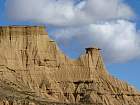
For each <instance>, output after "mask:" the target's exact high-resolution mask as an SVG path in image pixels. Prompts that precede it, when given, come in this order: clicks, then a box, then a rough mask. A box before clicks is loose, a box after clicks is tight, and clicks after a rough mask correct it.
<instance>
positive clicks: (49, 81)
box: [0, 26, 140, 105]
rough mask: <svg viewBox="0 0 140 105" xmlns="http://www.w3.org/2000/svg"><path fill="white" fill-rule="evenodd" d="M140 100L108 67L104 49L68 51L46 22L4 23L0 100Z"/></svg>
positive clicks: (96, 103)
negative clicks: (52, 35)
mask: <svg viewBox="0 0 140 105" xmlns="http://www.w3.org/2000/svg"><path fill="white" fill-rule="evenodd" d="M69 104H70V105H140V93H139V92H138V91H137V90H136V89H134V88H133V87H132V86H130V85H128V84H127V83H126V82H124V81H120V80H118V79H116V78H114V77H112V76H110V75H109V73H108V72H107V71H106V68H105V66H104V63H103V60H102V57H101V54H100V49H98V48H86V53H85V54H84V55H81V56H80V57H79V59H77V60H71V59H69V58H68V57H67V56H65V55H64V54H63V53H62V52H61V51H60V50H59V48H58V47H57V44H56V43H55V42H54V41H52V40H51V39H50V38H49V36H48V34H47V32H46V31H45V27H43V26H1V27H0V105H69Z"/></svg>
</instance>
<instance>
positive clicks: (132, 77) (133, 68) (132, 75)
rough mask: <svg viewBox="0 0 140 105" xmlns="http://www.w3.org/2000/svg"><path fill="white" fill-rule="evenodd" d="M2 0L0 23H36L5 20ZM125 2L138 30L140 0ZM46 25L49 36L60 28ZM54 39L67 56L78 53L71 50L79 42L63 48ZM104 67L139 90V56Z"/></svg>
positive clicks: (1, 1)
mask: <svg viewBox="0 0 140 105" xmlns="http://www.w3.org/2000/svg"><path fill="white" fill-rule="evenodd" d="M4 1H5V0H0V25H15V24H17V25H26V24H27V25H34V24H37V23H36V22H33V21H29V20H27V21H28V22H27V21H26V22H24V21H22V20H20V21H9V20H7V16H6V15H5V10H4V3H5V2H4ZM125 3H127V4H128V5H129V6H130V7H131V8H132V9H133V11H134V12H135V14H136V17H135V19H133V21H134V23H135V24H136V28H137V29H138V30H139V29H140V0H125ZM41 24H42V23H41ZM43 24H44V23H43ZM46 24H48V23H47V22H46ZM50 24H51V23H50ZM47 26H48V31H49V32H50V36H51V32H52V31H53V30H54V29H55V30H56V28H60V27H58V26H53V25H47ZM96 27H97V26H96ZM82 28H83V27H82ZM84 29H85V27H84V28H83V30H84ZM94 29H95V27H94ZM72 31H73V32H75V30H72ZM59 32H61V31H59ZM85 34H86V33H85ZM51 37H52V38H54V39H56V37H54V36H51ZM89 37H90V36H89ZM74 38H79V37H74ZM84 38H86V37H84ZM75 40H76V39H75ZM75 40H74V39H71V40H70V42H71V41H73V44H72V43H70V44H71V46H74V44H76V42H75ZM85 40H86V39H85ZM88 40H89V39H88ZM56 41H57V42H58V43H59V44H60V46H61V49H63V51H64V52H66V53H67V54H69V56H71V57H75V56H77V55H78V54H79V53H76V51H72V50H75V48H77V47H79V44H77V45H76V47H74V48H71V47H68V48H65V46H63V44H62V45H61V40H56ZM130 49H131V48H130ZM80 51H81V49H79V50H77V52H80ZM108 56H109V55H108ZM106 67H107V69H108V71H109V72H110V73H111V74H112V75H114V76H115V77H117V78H119V79H122V80H125V81H128V83H129V84H132V85H134V86H136V88H138V89H139V90H140V82H139V81H140V58H138V59H137V57H135V58H134V59H132V60H129V61H125V62H117V63H107V62H106Z"/></svg>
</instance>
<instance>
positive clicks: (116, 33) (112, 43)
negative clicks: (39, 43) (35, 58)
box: [6, 0, 140, 62]
mask: <svg viewBox="0 0 140 105" xmlns="http://www.w3.org/2000/svg"><path fill="white" fill-rule="evenodd" d="M6 11H7V15H8V17H9V19H11V20H15V21H33V22H38V23H45V24H47V25H48V26H51V27H52V28H53V30H51V32H50V33H51V36H52V37H53V38H54V39H56V40H57V42H58V43H59V44H60V46H62V47H63V48H64V49H65V50H68V49H72V51H73V52H74V53H75V54H76V55H79V54H80V53H81V52H82V50H83V49H84V48H85V47H92V46H96V47H100V48H102V49H103V55H104V58H105V59H106V60H107V61H111V62H123V61H128V60H132V59H135V58H137V57H140V53H139V52H140V41H139V40H140V38H139V30H137V29H136V25H135V23H133V22H130V21H128V20H130V19H132V18H133V17H134V14H135V13H134V12H133V10H132V9H131V7H130V6H128V5H127V4H126V3H124V2H123V0H7V2H6ZM75 49H76V50H75Z"/></svg>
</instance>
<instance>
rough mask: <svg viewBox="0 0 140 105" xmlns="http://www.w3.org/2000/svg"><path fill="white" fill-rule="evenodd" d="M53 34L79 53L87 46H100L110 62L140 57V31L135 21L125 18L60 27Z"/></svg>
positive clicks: (62, 43) (66, 46) (60, 41)
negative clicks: (72, 26) (102, 22)
mask: <svg viewBox="0 0 140 105" xmlns="http://www.w3.org/2000/svg"><path fill="white" fill-rule="evenodd" d="M51 35H52V37H54V38H55V39H56V40H57V41H58V42H59V43H60V44H61V45H65V48H67V49H71V48H72V49H78V52H77V53H78V54H80V53H81V52H82V51H83V49H84V48H85V47H92V46H93V47H94V46H96V47H99V48H101V49H103V55H104V58H105V59H106V60H107V61H109V62H125V61H128V60H132V59H134V58H137V57H140V42H139V40H140V37H139V33H138V31H137V30H136V26H135V24H134V23H131V22H129V21H125V20H117V21H113V22H105V23H104V24H90V25H87V26H84V27H78V28H76V27H74V28H65V29H59V30H56V31H54V32H52V33H51ZM73 44H75V45H76V46H73ZM73 51H75V50H73Z"/></svg>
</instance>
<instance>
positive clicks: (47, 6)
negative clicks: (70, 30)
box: [6, 0, 134, 26]
mask: <svg viewBox="0 0 140 105" xmlns="http://www.w3.org/2000/svg"><path fill="white" fill-rule="evenodd" d="M74 1H76V0H7V3H6V7H7V14H8V16H9V17H10V19H13V20H24V21H26V20H29V21H31V20H32V21H35V22H43V23H48V24H51V25H54V26H71V25H81V24H89V23H94V22H98V21H104V20H109V19H116V18H123V19H128V18H130V17H131V16H133V14H134V13H133V11H132V10H131V8H130V7H129V6H128V5H126V4H124V3H123V2H122V0H82V1H81V2H79V3H75V2H74Z"/></svg>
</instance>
